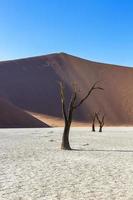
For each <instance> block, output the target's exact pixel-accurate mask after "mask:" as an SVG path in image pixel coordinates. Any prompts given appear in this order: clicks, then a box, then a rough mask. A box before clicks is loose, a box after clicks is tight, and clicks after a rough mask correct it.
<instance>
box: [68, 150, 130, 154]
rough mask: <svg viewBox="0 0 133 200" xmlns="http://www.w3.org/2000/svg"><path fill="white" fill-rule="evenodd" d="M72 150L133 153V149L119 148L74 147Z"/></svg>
mask: <svg viewBox="0 0 133 200" xmlns="http://www.w3.org/2000/svg"><path fill="white" fill-rule="evenodd" d="M72 151H88V152H121V153H133V150H122V149H121V150H119V149H114V150H110V149H107V150H106V149H72Z"/></svg>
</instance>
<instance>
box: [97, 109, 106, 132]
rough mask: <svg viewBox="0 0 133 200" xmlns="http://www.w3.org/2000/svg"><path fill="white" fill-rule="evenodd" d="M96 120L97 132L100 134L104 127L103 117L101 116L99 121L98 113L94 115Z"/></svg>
mask: <svg viewBox="0 0 133 200" xmlns="http://www.w3.org/2000/svg"><path fill="white" fill-rule="evenodd" d="M96 118H97V121H98V123H99V132H102V128H103V126H104V115H103V116H102V118H101V119H100V117H99V113H96Z"/></svg>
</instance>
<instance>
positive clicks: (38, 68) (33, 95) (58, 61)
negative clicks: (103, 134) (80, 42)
mask: <svg viewBox="0 0 133 200" xmlns="http://www.w3.org/2000/svg"><path fill="white" fill-rule="evenodd" d="M59 81H63V82H64V85H65V88H66V104H68V100H69V98H70V96H71V94H72V91H73V86H72V85H73V83H74V82H75V83H76V84H77V88H78V89H80V90H81V91H80V92H79V93H78V99H79V100H80V99H81V98H82V97H83V96H84V95H85V94H86V92H87V91H88V89H89V88H90V87H91V85H92V84H93V83H94V82H95V81H100V82H99V83H98V84H99V86H101V87H103V88H104V91H94V92H93V93H92V95H91V96H90V97H89V98H88V100H87V101H86V102H85V103H84V104H83V105H82V106H81V107H80V108H79V109H78V110H76V112H75V115H74V120H78V121H83V122H90V121H91V118H92V115H93V113H94V112H100V113H101V114H104V115H105V123H106V124H107V125H132V124H133V89H132V85H133V69H132V68H127V67H120V66H115V65H108V64H102V63H96V62H91V61H87V60H84V59H80V58H77V57H74V56H70V55H68V54H64V53H61V54H51V55H47V56H40V57H34V58H27V59H21V60H15V61H7V62H0V96H2V97H4V98H6V99H9V100H10V101H11V102H12V103H13V104H14V105H16V106H17V107H20V108H21V109H24V110H27V111H29V112H34V113H40V114H44V115H49V116H53V117H59V118H60V117H62V114H61V102H60V93H59Z"/></svg>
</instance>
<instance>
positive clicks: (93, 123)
mask: <svg viewBox="0 0 133 200" xmlns="http://www.w3.org/2000/svg"><path fill="white" fill-rule="evenodd" d="M95 121H96V113H94V115H93V117H92V132H95Z"/></svg>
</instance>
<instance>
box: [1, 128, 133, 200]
mask: <svg viewBox="0 0 133 200" xmlns="http://www.w3.org/2000/svg"><path fill="white" fill-rule="evenodd" d="M61 135H62V128H53V129H50V128H45V129H0V199H1V200H132V199H133V128H130V127H128V128H126V127H125V128H124V127H123V128H104V132H103V133H98V132H96V133H92V132H91V131H89V130H88V128H72V129H71V139H70V140H71V146H72V147H73V148H75V149H77V150H75V151H62V150H60V141H61Z"/></svg>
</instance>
